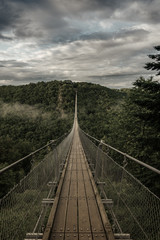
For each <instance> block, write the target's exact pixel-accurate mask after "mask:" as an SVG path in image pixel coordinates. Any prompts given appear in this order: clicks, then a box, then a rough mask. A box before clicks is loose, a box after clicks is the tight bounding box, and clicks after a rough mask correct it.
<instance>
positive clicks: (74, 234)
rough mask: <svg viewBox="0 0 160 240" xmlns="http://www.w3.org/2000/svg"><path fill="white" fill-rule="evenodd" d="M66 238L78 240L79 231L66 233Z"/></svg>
mask: <svg viewBox="0 0 160 240" xmlns="http://www.w3.org/2000/svg"><path fill="white" fill-rule="evenodd" d="M57 240H58V239H57ZM65 240H78V233H65Z"/></svg>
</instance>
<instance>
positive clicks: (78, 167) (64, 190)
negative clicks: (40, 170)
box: [43, 129, 114, 240]
mask: <svg viewBox="0 0 160 240" xmlns="http://www.w3.org/2000/svg"><path fill="white" fill-rule="evenodd" d="M106 230H107V233H106ZM59 239H62V240H64V239H68V240H72V239H74V240H88V239H89V240H92V239H94V240H95V239H97V240H105V239H114V238H113V234H112V231H111V228H110V225H109V223H108V219H107V217H106V214H105V212H104V208H103V205H102V203H101V200H100V197H99V195H98V197H97V190H96V187H95V183H94V181H93V177H92V174H91V172H90V170H89V166H88V163H87V161H86V157H85V154H84V151H83V148H82V144H81V141H80V138H79V134H78V131H77V129H76V130H75V133H74V137H73V144H72V147H71V151H70V154H69V156H68V160H67V162H66V165H65V167H64V170H63V173H62V176H61V180H60V183H59V187H58V190H57V194H56V198H55V202H54V205H53V207H52V210H51V213H50V217H49V220H48V224H47V227H46V230H45V233H44V236H43V240H59Z"/></svg>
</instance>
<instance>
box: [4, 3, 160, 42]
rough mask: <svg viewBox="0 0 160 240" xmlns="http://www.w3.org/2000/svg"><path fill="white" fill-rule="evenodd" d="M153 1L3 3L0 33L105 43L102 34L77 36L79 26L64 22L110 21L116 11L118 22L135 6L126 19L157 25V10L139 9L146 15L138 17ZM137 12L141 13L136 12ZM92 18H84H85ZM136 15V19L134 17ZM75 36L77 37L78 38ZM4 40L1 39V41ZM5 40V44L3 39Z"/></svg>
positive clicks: (53, 40)
mask: <svg viewBox="0 0 160 240" xmlns="http://www.w3.org/2000/svg"><path fill="white" fill-rule="evenodd" d="M153 2H156V0H154V1H153V0H146V1H145V0H139V1H135V0H124V1H119V0H87V1H79V0H62V1H57V0H46V1H44V0H6V1H1V3H0V30H6V29H9V28H12V29H14V34H15V36H16V37H18V38H32V37H34V38H37V40H39V39H46V40H47V39H48V41H51V42H55V43H56V42H65V41H74V40H77V39H82V40H83V39H84V40H85V39H88V40H89V39H93V38H95V39H98V37H99V38H100V39H105V38H107V39H108V37H110V36H108V35H107V34H106V33H91V34H83V33H82V34H80V32H82V29H81V27H80V26H78V25H77V26H74V27H73V26H72V21H70V22H67V20H66V18H70V19H71V20H72V18H73V21H74V19H76V18H77V17H78V18H77V19H78V21H80V22H81V24H83V23H84V24H85V20H88V19H89V18H91V19H90V20H92V19H93V18H95V19H97V21H98V20H100V19H104V18H107V17H110V16H112V15H113V14H114V11H115V10H116V9H118V10H119V11H120V14H119V18H122V19H123V18H125V15H126V16H127V10H128V7H129V6H130V4H134V3H136V4H137V7H136V9H134V10H133V11H130V16H129V17H130V19H134V20H135V21H138V20H139V19H141V18H145V19H146V20H147V21H153V22H159V20H160V14H159V9H154V8H152V6H151V7H148V8H147V10H146V8H144V9H142V10H143V11H144V12H146V11H148V12H147V14H145V13H144V14H141V15H140V14H139V13H140V12H138V6H139V5H138V4H140V7H143V4H144V3H145V4H146V5H147V3H148V4H149V3H150V4H151V3H153ZM124 9H126V13H125V15H124V13H123V14H122V16H121V10H124ZM139 11H141V9H139ZM89 13H90V14H91V13H92V15H88V14H89ZM136 13H137V15H135V14H136ZM82 16H83V17H82ZM78 32H79V34H78ZM3 39H4V40H5V38H3ZM6 40H9V39H7V38H6Z"/></svg>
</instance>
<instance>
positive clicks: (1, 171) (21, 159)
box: [0, 130, 71, 174]
mask: <svg viewBox="0 0 160 240" xmlns="http://www.w3.org/2000/svg"><path fill="white" fill-rule="evenodd" d="M70 131H71V130H69V131H68V132H67V133H65V134H63V135H62V136H61V137H59V138H57V139H55V140H50V143H48V144H46V145H44V146H43V147H41V148H39V149H37V150H36V151H34V152H31V153H30V154H28V155H26V156H25V157H23V158H20V159H19V160H17V161H16V162H14V163H11V164H10V165H8V166H6V167H4V168H2V169H0V174H2V173H4V172H5V171H7V170H8V169H10V168H12V167H13V166H15V165H17V164H18V163H20V162H22V161H24V160H25V159H27V158H29V157H31V156H33V155H34V154H35V153H37V152H40V151H41V150H42V149H44V148H46V147H48V146H50V145H52V144H53V143H55V142H57V141H58V140H60V139H61V138H63V137H65V136H66V135H67V134H68V133H69V132H70Z"/></svg>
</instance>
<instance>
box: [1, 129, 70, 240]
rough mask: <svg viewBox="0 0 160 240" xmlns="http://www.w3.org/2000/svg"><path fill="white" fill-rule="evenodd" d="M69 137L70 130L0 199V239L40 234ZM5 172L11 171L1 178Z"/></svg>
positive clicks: (6, 239)
mask: <svg viewBox="0 0 160 240" xmlns="http://www.w3.org/2000/svg"><path fill="white" fill-rule="evenodd" d="M72 137H73V130H72V131H71V132H70V134H69V135H68V136H66V137H65V138H64V139H63V140H62V141H61V143H59V144H58V145H57V144H56V142H54V144H55V145H54V146H52V147H53V149H52V150H51V151H50V152H49V153H48V154H47V155H46V156H45V157H44V159H43V160H42V161H41V162H40V163H39V164H38V165H36V166H34V167H33V169H32V168H31V171H30V172H29V173H28V174H27V175H26V176H25V177H24V178H23V179H22V180H20V182H19V183H18V184H17V185H15V186H14V188H13V189H11V191H10V192H9V193H8V194H7V195H6V196H4V197H3V198H2V199H1V200H0V239H1V240H23V239H24V238H25V235H26V233H27V232H28V233H29V232H30V233H36V232H42V231H43V228H44V225H45V221H47V219H45V218H46V213H47V212H48V213H49V209H48V206H49V204H50V202H52V201H49V202H48V204H47V200H53V197H54V192H55V191H54V190H55V187H56V185H57V183H58V181H59V177H60V171H59V170H60V167H61V166H63V164H64V161H65V159H66V156H67V153H68V151H69V148H70V145H71V141H72ZM49 145H50V144H49ZM50 147H51V146H50ZM42 149H43V148H42ZM32 155H33V154H32ZM28 157H30V155H28ZM7 171H10V168H8V169H6V170H5V171H3V170H2V171H1V175H2V174H5V175H6V177H7ZM8 180H9V179H8Z"/></svg>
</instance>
